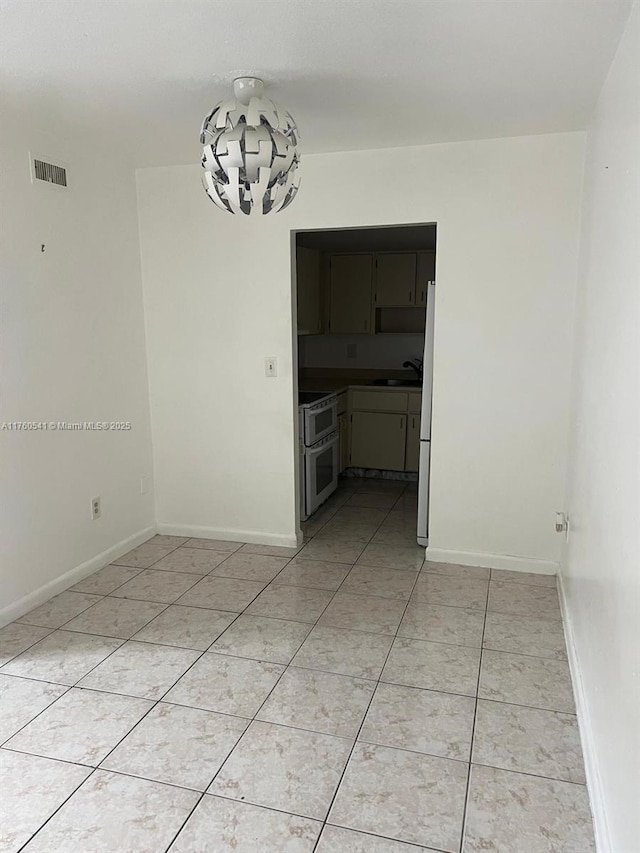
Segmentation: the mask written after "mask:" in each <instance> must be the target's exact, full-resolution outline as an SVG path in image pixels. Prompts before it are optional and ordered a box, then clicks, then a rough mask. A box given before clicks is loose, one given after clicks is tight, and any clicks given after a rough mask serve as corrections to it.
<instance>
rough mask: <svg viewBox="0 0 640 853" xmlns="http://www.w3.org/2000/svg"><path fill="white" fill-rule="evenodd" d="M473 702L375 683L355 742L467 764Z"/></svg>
mask: <svg viewBox="0 0 640 853" xmlns="http://www.w3.org/2000/svg"><path fill="white" fill-rule="evenodd" d="M474 713H475V699H472V698H471V697H467V696H454V695H453V694H451V693H436V692H435V691H433V690H419V689H417V688H415V687H401V686H399V685H396V684H379V685H378V688H377V690H376V693H375V696H374V697H373V702H372V703H371V707H370V708H369V710H368V712H367V716H366V718H365V721H364V725H363V727H362V730H361V732H360V734H359V735H358V740H361V741H365V742H367V743H376V744H379V745H380V746H392V747H396V748H399V749H410V750H412V751H413V752H424V753H428V754H429V755H439V756H441V757H442V758H456V759H460V760H462V761H469V755H470V752H471V735H472V732H473V715H474Z"/></svg>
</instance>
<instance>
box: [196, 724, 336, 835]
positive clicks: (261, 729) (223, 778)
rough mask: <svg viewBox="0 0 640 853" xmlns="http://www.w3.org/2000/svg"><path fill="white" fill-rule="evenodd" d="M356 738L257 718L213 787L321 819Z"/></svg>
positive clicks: (212, 789)
mask: <svg viewBox="0 0 640 853" xmlns="http://www.w3.org/2000/svg"><path fill="white" fill-rule="evenodd" d="M351 744H352V741H351V740H347V739H346V738H338V737H332V736H331V735H323V734H317V733H316V732H306V731H300V730H298V729H290V728H287V727H285V726H275V725H271V724H270V723H261V722H253V723H251V725H250V726H249V728H248V729H247V731H246V733H245V734H244V735H243V736H242V738H241V740H240V743H239V744H238V745H237V746H236V748H235V749H234V751H233V752H232V753H231V757H230V758H229V759H228V761H227V762H226V764H225V765H224V767H223V768H222V770H221V771H220V773H219V774H218V775H217V777H216V778H215V779H214V781H213V783H212V785H211V787H210V789H209V791H210V793H212V794H220V795H221V796H224V797H229V798H231V799H234V800H243V801H246V802H248V803H252V804H254V805H259V806H267V807H271V808H274V809H279V810H281V811H285V812H293V813H295V814H298V815H302V816H303V817H310V818H316V819H317V820H322V819H324V817H325V816H326V814H327V811H328V809H329V806H330V804H331V798H332V797H333V794H334V792H335V790H336V788H337V786H338V782H339V781H340V776H341V774H342V770H343V768H344V765H345V764H346V761H347V758H348V756H349V752H350V750H351Z"/></svg>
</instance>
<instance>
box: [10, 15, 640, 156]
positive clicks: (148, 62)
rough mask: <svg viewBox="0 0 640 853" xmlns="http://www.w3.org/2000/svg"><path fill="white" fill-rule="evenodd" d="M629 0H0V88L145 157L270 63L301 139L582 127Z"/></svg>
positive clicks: (339, 144) (396, 138)
mask: <svg viewBox="0 0 640 853" xmlns="http://www.w3.org/2000/svg"><path fill="white" fill-rule="evenodd" d="M629 9H630V0H598V2H593V1H592V0H550V2H548V0H0V75H1V78H2V82H1V84H0V94H1V96H2V98H3V100H5V101H7V102H9V103H12V102H14V103H16V102H17V103H20V104H22V105H26V106H27V107H28V108H29V109H30V110H32V111H33V114H34V115H37V116H38V122H39V123H41V124H42V126H43V127H49V128H54V129H57V128H59V127H61V128H72V129H73V132H74V133H75V134H78V135H80V137H81V138H86V139H87V140H91V139H93V140H94V141H95V140H96V139H99V140H102V141H103V142H105V143H107V144H109V145H111V146H114V147H116V148H117V149H118V150H119V151H121V152H122V154H123V155H124V156H126V157H127V159H129V160H131V162H133V163H134V164H135V165H137V166H145V165H163V164H167V165H168V164H183V163H190V162H198V160H199V151H200V146H199V143H198V136H199V132H200V125H201V121H202V118H203V116H204V114H205V112H206V111H208V110H210V109H211V107H212V106H213V105H214V104H215V103H216V102H217V101H218V100H220V99H221V98H222V97H223V96H225V95H226V94H227V92H228V89H229V87H228V84H229V82H230V81H231V80H232V79H233V78H234V77H236V76H238V75H241V74H247V73H253V74H256V75H258V76H261V77H263V79H264V80H265V82H266V83H267V84H268V91H267V94H269V95H270V96H271V97H272V98H273V99H274V100H276V101H279V102H281V103H282V104H283V105H284V106H286V107H287V108H288V109H289V110H290V111H291V112H292V113H293V115H294V117H295V118H296V120H297V122H298V124H299V126H300V129H301V133H302V143H303V152H305V151H306V152H320V151H341V150H351V149H359V148H383V147H390V146H403V145H416V144H424V143H431V142H446V141H453V140H463V139H480V138H491V137H498V136H516V135H520V134H530V133H547V132H555V131H565V130H578V129H583V128H584V127H585V125H586V123H587V121H588V118H589V115H590V113H591V110H592V108H593V106H594V103H595V100H596V98H597V95H598V92H599V89H600V87H601V85H602V83H603V81H604V77H605V75H606V72H607V69H608V67H609V64H610V62H611V60H612V58H613V55H614V53H615V49H616V45H617V42H618V39H619V38H620V35H621V33H622V30H623V27H624V23H625V20H626V18H627V16H628V13H629Z"/></svg>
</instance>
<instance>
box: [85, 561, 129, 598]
mask: <svg viewBox="0 0 640 853" xmlns="http://www.w3.org/2000/svg"><path fill="white" fill-rule="evenodd" d="M140 571H141V569H129V568H127V566H116V565H114V564H113V563H110V564H109V565H108V566H104V567H103V568H102V569H100V570H99V571H97V572H94V573H93V574H92V575H89V577H86V578H85V579H84V580H82V581H80V582H79V583H77V584H75V585H74V586H72V587H71V592H89V593H91V594H92V595H109V594H110V593H112V592H113V591H114V589H118V587H119V586H122V584H123V583H126V582H127V581H130V580H131V578H135V576H136V575H137V574H139V573H140Z"/></svg>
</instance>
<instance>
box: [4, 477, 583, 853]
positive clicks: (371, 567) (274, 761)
mask: <svg viewBox="0 0 640 853" xmlns="http://www.w3.org/2000/svg"><path fill="white" fill-rule="evenodd" d="M415 521H416V494H415V485H414V484H406V483H401V482H394V481H389V480H384V481H380V480H360V481H356V480H347V481H345V482H344V483H343V484H342V486H341V488H340V490H339V492H338V493H336V495H334V496H333V497H332V498H331V500H330V501H329V502H328V503H327V504H325V506H323V507H322V508H321V510H320V511H319V512H318V513H317V514H316V516H314V518H313V519H311V520H310V521H309V522H308V523H307V524H306V525H305V527H306V530H305V536H306V542H305V545H304V547H303V548H301V549H297V548H278V547H270V546H260V545H241V544H240V543H237V542H226V541H216V540H206V539H189V540H187V539H185V538H181V537H172V536H156V537H154V538H153V539H151V540H149V541H148V542H146V543H144V544H143V545H141V546H140V547H139V548H136V549H135V550H134V551H132V552H131V553H129V554H126V555H125V556H124V557H122V558H121V559H119V560H117V561H116V564H114V565H110V566H105V568H103V569H101V570H100V571H99V572H96V573H95V574H94V575H92V576H91V577H89V578H87V579H85V580H84V581H82V582H81V583H79V584H77V585H76V586H75V587H73V588H72V589H71V590H69V591H67V592H64V593H62V594H61V595H58V596H56V597H55V598H53V599H51V601H49V602H47V603H46V604H44V605H42V606H41V607H38V608H37V609H36V610H34V611H32V612H31V613H29V614H27V615H26V616H24V617H23V618H22V619H19V620H18V621H17V622H15V623H13V624H12V625H9V626H7V627H6V628H3V629H2V630H0V665H1V666H0V707H1V720H0V744H2V746H1V748H0V774H1V776H0V796H1V799H2V812H3V814H2V818H3V820H2V825H1V827H0V853H10V851H18V850H22V849H24V850H25V851H27V853H37V851H40V853H54V852H55V853H96V851H109V853H114V851H118V853H128V852H129V853H142V851H145V853H156V851H157V853H164V851H171V853H312V851H317V853H412V851H413V853H416V851H444V853H459V851H463V853H480V851H483V853H486V851H493V853H592V851H594V850H595V847H594V841H593V833H592V825H591V816H590V812H589V802H588V798H587V792H586V788H585V784H584V783H585V776H584V765H583V760H582V754H581V750H580V739H579V734H578V727H577V721H576V717H575V708H574V704H573V694H572V688H571V680H570V676H569V670H568V666H567V659H566V654H565V647H564V637H563V632H562V622H561V616H560V608H559V605H558V597H557V593H556V588H555V578H551V577H546V576H541V575H526V574H520V573H516V572H504V571H503V572H500V571H491V570H489V569H481V568H468V567H464V566H450V565H443V564H437V563H424V561H423V553H424V552H423V550H422V549H420V548H418V547H416V545H415V527H416V523H415Z"/></svg>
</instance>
